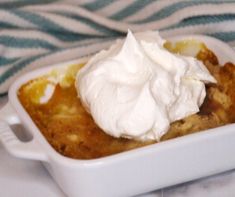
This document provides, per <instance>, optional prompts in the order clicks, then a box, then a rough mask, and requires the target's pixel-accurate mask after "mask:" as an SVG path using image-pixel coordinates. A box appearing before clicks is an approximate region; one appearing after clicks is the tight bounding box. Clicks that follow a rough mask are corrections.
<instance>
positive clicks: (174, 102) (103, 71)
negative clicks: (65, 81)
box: [75, 31, 215, 140]
mask: <svg viewBox="0 0 235 197" xmlns="http://www.w3.org/2000/svg"><path fill="white" fill-rule="evenodd" d="M164 42H165V41H164V40H163V39H162V38H161V37H160V36H159V34H158V32H150V31H148V32H142V33H136V34H135V35H133V34H132V32H131V31H128V34H127V37H126V39H125V40H124V41H120V40H119V41H117V42H116V43H115V44H114V45H113V46H111V47H110V48H109V49H108V50H103V51H101V52H99V53H98V54H96V55H95V56H94V57H93V58H91V60H90V61H89V62H88V63H87V64H86V65H85V66H84V67H83V68H82V69H81V70H80V71H79V72H78V74H77V78H76V84H75V85H76V88H77V91H78V94H79V96H80V98H81V100H82V103H83V104H84V106H85V107H86V109H87V111H88V112H89V113H91V115H92V117H93V119H94V121H95V122H96V123H97V124H98V126H99V127H100V128H101V129H103V131H104V132H106V133H108V134H110V135H112V136H114V137H126V138H133V139H138V140H159V139H160V137H161V136H162V135H164V134H165V133H166V132H167V131H168V129H169V126H170V123H171V122H173V121H176V120H179V119H182V118H184V117H186V116H189V115H191V114H194V113H196V112H198V111H199V106H200V105H201V104H202V102H203V100H204V98H205V95H206V92H205V85H204V83H207V82H215V79H214V78H213V77H212V76H211V75H210V73H209V72H208V70H207V69H206V67H205V66H204V65H203V64H202V63H201V62H200V61H198V60H196V59H195V58H193V57H186V56H182V55H178V54H172V53H170V52H169V51H167V50H166V49H165V48H164V47H163V44H164Z"/></svg>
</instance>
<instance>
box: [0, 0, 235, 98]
mask: <svg viewBox="0 0 235 197" xmlns="http://www.w3.org/2000/svg"><path fill="white" fill-rule="evenodd" d="M128 28H129V29H131V30H132V31H144V30H149V29H151V30H159V31H160V32H161V34H162V36H163V37H164V36H171V35H178V34H192V33H196V34H207V35H211V36H214V37H216V38H219V39H221V40H224V41H225V42H228V43H231V44H233V43H235V1H232V0H77V1H76V0H0V95H5V94H6V93H7V90H8V88H9V85H10V84H11V83H12V82H13V81H14V80H15V78H16V77H18V76H20V75H22V74H23V73H25V72H27V71H30V70H33V69H35V68H39V67H44V66H47V65H50V64H54V63H58V62H62V61H67V60H72V59H76V58H78V57H81V56H84V55H88V54H92V53H94V52H96V51H97V50H100V49H102V48H105V47H107V46H109V45H110V44H111V43H112V42H113V40H114V39H117V38H119V37H122V36H124V35H125V34H126V31H127V29H128Z"/></svg>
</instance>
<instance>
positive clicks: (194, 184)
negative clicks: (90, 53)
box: [0, 98, 235, 197]
mask: <svg viewBox="0 0 235 197" xmlns="http://www.w3.org/2000/svg"><path fill="white" fill-rule="evenodd" d="M6 102H7V98H1V99H0V107H2V106H3V105H4V104H5V103H6ZM231 151H232V150H231ZM234 196H235V170H232V171H228V172H225V173H222V174H219V175H214V176H211V177H207V178H203V179H200V180H196V181H191V182H189V183H183V184H181V185H177V186H172V187H169V188H165V189H162V190H159V191H155V192H152V193H148V194H144V195H141V197H234ZM0 197H66V195H65V194H64V193H63V192H62V191H61V190H60V188H59V187H58V186H57V185H56V183H55V182H54V181H53V180H52V178H51V177H50V175H49V174H48V172H47V171H46V170H45V169H44V167H43V166H42V165H41V163H40V162H38V161H30V160H24V159H17V158H15V157H13V156H11V155H9V154H8V153H7V152H6V150H4V148H3V146H2V144H1V142H0ZM138 197H140V196H138Z"/></svg>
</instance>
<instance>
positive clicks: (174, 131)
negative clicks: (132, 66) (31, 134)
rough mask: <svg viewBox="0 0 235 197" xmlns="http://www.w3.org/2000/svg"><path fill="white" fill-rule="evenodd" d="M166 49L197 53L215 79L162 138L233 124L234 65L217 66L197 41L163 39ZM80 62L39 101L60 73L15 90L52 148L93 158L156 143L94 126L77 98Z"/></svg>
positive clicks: (65, 153) (234, 109)
mask: <svg viewBox="0 0 235 197" xmlns="http://www.w3.org/2000/svg"><path fill="white" fill-rule="evenodd" d="M165 47H166V48H167V49H168V50H169V51H171V52H174V53H182V54H186V55H192V56H196V57H197V59H199V60H201V61H203V63H204V64H205V65H206V67H207V69H208V70H209V71H210V73H211V74H212V75H213V76H214V78H215V79H216V80H217V83H216V84H207V85H206V98H205V100H204V103H203V104H202V106H201V108H200V111H199V112H198V113H197V114H194V115H191V116H188V117H186V118H184V119H181V120H179V121H176V122H173V123H172V124H171V126H170V129H169V131H168V132H167V133H166V134H165V135H164V136H162V138H161V140H160V141H164V140H168V139H172V138H176V137H179V136H184V135H187V134H190V133H194V132H199V131H204V130H206V129H209V128H214V127H218V126H222V125H225V124H229V123H233V122H235V113H234V111H235V87H234V85H235V66H234V65H233V64H232V63H226V64H225V65H223V66H222V65H219V63H218V60H217V57H216V56H215V55H214V54H213V52H212V51H210V50H209V49H208V48H207V47H206V46H205V45H204V44H202V43H199V42H196V41H192V40H191V41H184V42H179V43H176V44H171V43H166V44H165ZM82 66H83V65H71V66H69V68H68V69H67V71H66V74H65V77H64V78H63V80H62V81H60V83H56V85H55V89H54V91H53V94H52V96H51V97H50V99H49V100H48V101H47V102H41V101H42V100H41V98H42V96H43V95H44V93H45V90H46V88H47V87H48V84H53V82H52V81H51V80H49V78H50V76H52V75H56V74H58V73H56V71H53V72H52V73H50V74H48V75H45V76H42V77H39V78H36V79H33V80H31V81H29V82H28V83H26V84H24V85H23V86H22V87H21V88H20V89H19V91H18V97H19V100H20V102H21V103H22V105H23V106H24V108H25V109H26V111H27V112H28V114H29V115H30V117H31V118H32V120H33V121H34V123H35V124H36V125H37V127H38V128H39V130H40V131H41V132H42V134H43V135H44V136H45V138H46V139H47V141H48V142H49V143H50V144H51V146H52V147H53V148H54V149H55V150H56V151H57V152H59V153H60V154H62V155H64V156H67V157H70V158H75V159H94V158H100V157H103V156H108V155H112V154H115V153H119V152H123V151H127V150H131V149H134V148H138V147H142V146H146V145H148V144H153V143H157V142H156V141H145V142H143V141H136V140H133V139H132V140H131V139H126V138H114V137H112V136H110V135H108V134H106V133H105V132H103V131H102V130H101V129H100V128H99V127H98V126H97V125H96V124H95V122H94V121H93V119H92V117H91V115H90V114H89V113H87V112H86V110H85V109H84V107H83V106H82V104H81V101H80V100H79V99H78V97H77V92H76V89H75V86H74V81H75V75H76V73H77V71H78V70H79V69H80V68H81V67H82Z"/></svg>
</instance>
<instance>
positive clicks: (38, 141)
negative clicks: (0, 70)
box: [0, 36, 235, 196]
mask: <svg viewBox="0 0 235 197" xmlns="http://www.w3.org/2000/svg"><path fill="white" fill-rule="evenodd" d="M190 37H195V36H190ZM183 38H184V39H185V37H183ZM196 38H197V39H200V40H203V41H204V42H205V43H208V46H209V45H210V46H211V47H212V50H213V48H216V51H215V53H216V54H217V56H219V57H224V56H226V58H227V59H226V60H228V61H233V62H235V57H234V52H233V50H232V49H231V48H229V47H228V46H227V45H225V44H224V43H222V42H220V41H218V40H215V39H212V38H208V37H204V36H196ZM175 39H176V38H175ZM180 39H182V37H181V38H180ZM213 43H214V44H213ZM210 46H209V48H211V47H210ZM219 59H220V58H219ZM221 60H222V61H223V58H222V59H221ZM66 64H70V63H66ZM66 64H65V65H66ZM50 69H51V68H47V69H41V70H40V71H34V72H32V73H29V74H26V75H24V76H23V77H21V78H20V79H18V80H17V81H16V82H15V83H14V84H13V86H12V87H11V89H10V92H9V99H10V103H11V104H10V105H8V106H7V107H5V109H2V110H3V111H2V113H1V114H3V113H4V116H2V117H1V118H2V120H4V121H1V123H0V126H1V129H0V138H1V140H2V142H3V144H4V146H5V148H6V149H7V150H8V151H9V152H10V153H12V154H13V155H15V156H18V157H21V158H28V159H36V160H41V161H43V162H44V165H45V167H46V168H47V169H48V171H49V172H50V173H51V175H52V176H53V177H54V179H55V180H56V181H57V183H58V184H59V185H60V186H61V188H63V190H64V191H65V192H66V193H67V194H68V195H69V196H129V195H134V194H138V193H144V192H147V191H151V190H154V189H157V188H161V187H165V186H170V185H173V184H177V183H181V182H185V181H189V180H193V179H196V178H200V177H203V176H208V175H211V174H215V173H219V172H222V171H225V170H229V169H232V168H234V167H235V158H233V157H231V150H232V149H234V148H235V143H234V142H235V134H234V130H235V126H234V124H233V125H229V126H225V127H220V128H217V129H213V130H210V131H209V130H208V131H207V132H202V133H197V134H192V135H189V136H185V137H181V138H177V139H173V140H169V141H166V142H162V143H159V144H155V145H150V146H148V147H144V148H141V149H136V150H132V151H128V152H125V153H121V154H117V155H114V156H110V157H106V158H101V159H96V160H89V161H88V160H87V161H84V160H83V161H81V160H73V159H68V158H65V157H63V156H61V155H59V154H58V153H56V152H55V151H54V150H53V149H52V148H51V147H50V146H49V145H48V143H47V142H46V140H45V139H44V138H43V136H42V135H41V133H40V132H39V131H38V129H37V128H36V126H35V125H34V124H33V123H32V121H31V119H30V117H29V116H28V115H27V114H26V112H25V111H24V109H23V108H22V106H21V105H20V104H19V101H18V99H17V95H16V92H17V89H18V88H19V87H20V86H21V84H23V83H24V82H26V81H28V80H29V79H31V78H34V77H36V76H38V75H41V74H43V73H46V72H48V71H49V70H50ZM12 108H13V109H12ZM4 110H5V111H4ZM19 118H20V120H19ZM18 122H20V123H21V124H23V125H24V126H25V127H26V129H27V130H29V131H30V132H31V134H32V135H33V140H31V141H30V142H27V143H22V142H20V141H19V140H18V139H17V138H16V137H15V136H14V134H13V133H12V132H11V129H10V128H9V127H8V124H14V123H18ZM221 130H223V131H221ZM199 144H200V146H198V145H199ZM173 164H174V165H173ZM94 183H96V184H94ZM91 188H92V189H91Z"/></svg>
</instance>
